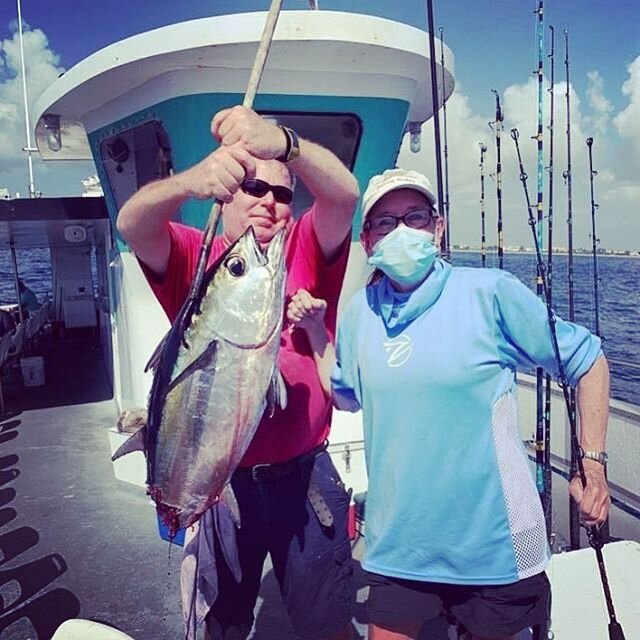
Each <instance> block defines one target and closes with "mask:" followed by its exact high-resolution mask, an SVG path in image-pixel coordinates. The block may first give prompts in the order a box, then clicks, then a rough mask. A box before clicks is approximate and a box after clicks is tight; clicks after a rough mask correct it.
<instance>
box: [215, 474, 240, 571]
mask: <svg viewBox="0 0 640 640" xmlns="http://www.w3.org/2000/svg"><path fill="white" fill-rule="evenodd" d="M213 518H214V526H215V530H216V537H217V539H218V542H219V544H220V549H221V550H222V555H223V556H224V561H225V562H226V564H227V567H228V568H229V571H231V574H232V575H233V577H234V578H235V580H236V582H238V583H239V582H240V581H241V580H242V568H241V567H240V557H239V556H238V544H237V541H236V531H237V529H238V528H239V527H240V510H239V508H238V502H237V500H236V496H235V494H234V493H233V489H232V488H231V485H230V484H228V485H227V486H226V487H225V488H224V489H223V490H222V494H221V495H220V501H219V502H218V504H217V505H216V506H215V507H214V508H213Z"/></svg>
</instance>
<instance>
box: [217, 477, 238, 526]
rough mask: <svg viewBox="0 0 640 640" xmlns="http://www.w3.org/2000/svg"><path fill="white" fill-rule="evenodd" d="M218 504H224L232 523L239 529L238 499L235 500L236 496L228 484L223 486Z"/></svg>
mask: <svg viewBox="0 0 640 640" xmlns="http://www.w3.org/2000/svg"><path fill="white" fill-rule="evenodd" d="M220 502H224V504H225V505H226V507H227V509H228V510H229V513H230V514H231V518H232V519H233V523H234V524H235V525H236V527H237V528H238V529H239V528H240V507H239V506H238V499H237V498H236V494H235V493H234V492H233V488H232V487H231V485H230V484H227V485H225V487H224V488H223V489H222V493H221V494H220Z"/></svg>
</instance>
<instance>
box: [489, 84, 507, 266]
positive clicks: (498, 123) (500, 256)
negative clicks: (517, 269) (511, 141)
mask: <svg viewBox="0 0 640 640" xmlns="http://www.w3.org/2000/svg"><path fill="white" fill-rule="evenodd" d="M491 92H492V93H494V94H495V96H496V119H495V121H494V123H493V124H495V125H496V128H495V133H496V197H497V200H498V268H499V269H504V239H503V236H502V156H501V149H500V146H501V143H500V135H501V133H502V123H503V122H504V112H503V111H502V107H501V106H500V94H499V93H498V92H497V91H496V90H495V89H491ZM491 124H492V123H489V126H490V127H491Z"/></svg>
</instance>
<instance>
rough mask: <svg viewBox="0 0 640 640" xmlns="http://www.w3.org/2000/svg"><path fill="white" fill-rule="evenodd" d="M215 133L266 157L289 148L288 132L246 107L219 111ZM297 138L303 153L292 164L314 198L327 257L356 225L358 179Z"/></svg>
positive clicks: (320, 149)
mask: <svg viewBox="0 0 640 640" xmlns="http://www.w3.org/2000/svg"><path fill="white" fill-rule="evenodd" d="M212 132H213V135H214V136H215V137H216V138H218V139H219V140H220V141H221V143H222V144H223V145H224V146H227V147H229V148H232V147H233V146H238V145H239V146H241V147H243V148H244V149H246V150H247V151H249V152H250V153H251V154H252V155H253V156H255V157H257V158H262V159H264V160H271V159H277V158H279V157H281V156H282V155H283V154H284V153H285V151H286V149H287V138H286V136H285V134H284V132H283V131H282V130H281V129H280V128H279V127H277V126H276V125H274V124H273V123H271V122H268V121H267V120H265V119H264V118H262V117H261V116H259V115H258V114H256V113H255V112H254V111H251V110H250V109H246V108H245V107H233V108H231V109H226V110H224V111H221V112H219V113H218V114H216V116H215V118H214V119H213V122H212ZM298 142H299V148H300V155H299V156H298V158H297V159H296V160H295V161H294V162H291V163H290V164H289V165H288V166H289V168H290V169H291V171H293V172H294V173H295V174H296V175H297V176H298V177H299V178H300V179H301V180H302V181H303V182H304V184H305V185H306V187H307V189H309V191H310V192H311V195H312V196H313V197H314V198H315V201H316V206H315V209H314V218H313V226H314V229H315V231H316V235H317V237H318V241H319V243H320V246H321V247H322V251H323V253H324V255H325V257H326V258H327V259H331V258H332V257H334V256H335V254H336V253H337V251H338V249H339V248H340V246H341V245H342V243H343V242H344V239H345V238H346V237H347V235H348V234H349V231H350V230H351V223H352V220H353V214H354V211H355V207H356V204H357V202H358V197H359V195H360V194H359V190H358V183H357V181H356V179H355V178H354V177H353V175H352V174H351V172H350V171H349V170H348V169H347V168H346V167H345V166H344V164H342V162H341V161H340V160H339V159H338V158H337V157H336V156H335V155H334V154H333V153H332V152H331V151H329V150H328V149H325V148H324V147H321V146H320V145H318V144H315V143H314V142H311V141H309V140H304V139H302V138H300V139H299V141H298Z"/></svg>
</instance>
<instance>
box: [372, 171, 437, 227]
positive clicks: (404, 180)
mask: <svg viewBox="0 0 640 640" xmlns="http://www.w3.org/2000/svg"><path fill="white" fill-rule="evenodd" d="M396 189H414V190H415V191H418V192H419V193H421V194H422V195H423V196H425V197H426V198H427V200H429V203H430V204H431V205H432V206H434V207H435V204H436V202H437V198H436V197H435V195H434V194H433V191H432V188H431V183H430V182H429V179H428V178H427V177H426V176H424V175H423V174H421V173H418V172H417V171H408V170H405V169H387V170H386V171H384V172H383V173H381V174H379V175H377V176H373V178H371V180H369V184H368V185H367V189H366V191H365V192H364V195H363V196H362V222H363V223H364V221H365V220H366V218H367V215H368V213H369V211H371V208H372V207H373V205H374V204H375V203H376V202H378V200H380V198H382V196H384V195H386V194H387V193H389V192H390V191H395V190H396Z"/></svg>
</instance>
